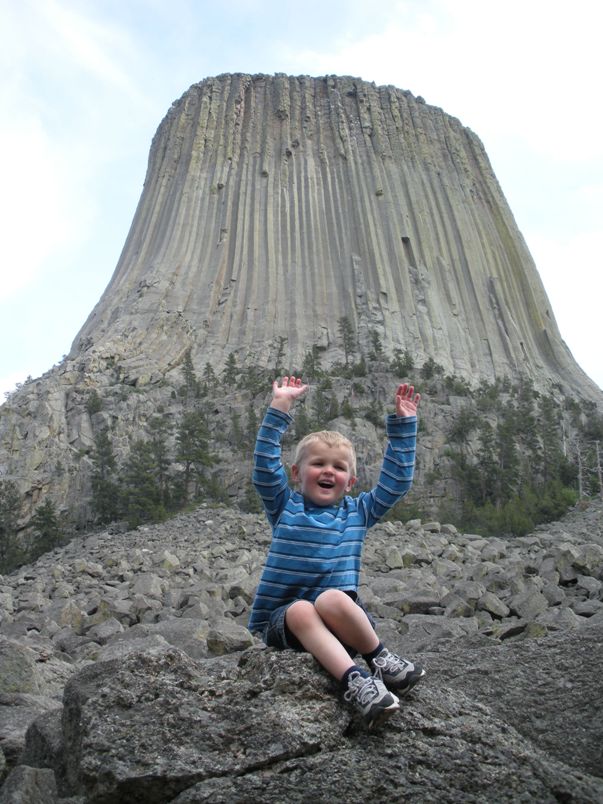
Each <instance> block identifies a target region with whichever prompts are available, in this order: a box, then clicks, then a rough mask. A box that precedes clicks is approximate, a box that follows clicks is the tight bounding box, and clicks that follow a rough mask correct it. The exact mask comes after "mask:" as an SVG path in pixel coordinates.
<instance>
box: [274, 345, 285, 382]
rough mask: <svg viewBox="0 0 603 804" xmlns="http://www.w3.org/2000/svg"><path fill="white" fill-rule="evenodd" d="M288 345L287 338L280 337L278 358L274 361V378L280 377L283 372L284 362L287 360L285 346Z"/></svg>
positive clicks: (277, 350) (277, 351) (277, 349)
mask: <svg viewBox="0 0 603 804" xmlns="http://www.w3.org/2000/svg"><path fill="white" fill-rule="evenodd" d="M286 343H287V338H285V337H283V336H282V335H279V337H278V340H277V347H276V357H275V359H274V376H275V377H280V376H281V375H282V374H283V372H284V369H283V360H284V359H285V344H286Z"/></svg>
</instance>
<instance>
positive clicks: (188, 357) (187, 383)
mask: <svg viewBox="0 0 603 804" xmlns="http://www.w3.org/2000/svg"><path fill="white" fill-rule="evenodd" d="M182 371H183V373H184V385H183V387H182V389H181V392H182V395H183V396H184V398H185V399H186V400H187V402H191V401H192V400H194V399H198V398H199V395H200V387H199V380H198V379H197V375H196V374H195V367H194V365H193V358H192V349H191V348H190V347H189V348H188V349H187V350H186V354H185V355H184V363H183V365H182Z"/></svg>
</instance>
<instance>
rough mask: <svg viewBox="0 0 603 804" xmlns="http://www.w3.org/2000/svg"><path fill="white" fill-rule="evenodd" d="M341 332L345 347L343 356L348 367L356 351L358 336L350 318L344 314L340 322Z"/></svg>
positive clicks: (342, 343) (342, 342)
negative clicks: (356, 336)
mask: <svg viewBox="0 0 603 804" xmlns="http://www.w3.org/2000/svg"><path fill="white" fill-rule="evenodd" d="M338 325H339V334H340V336H341V345H342V347H343V356H344V360H345V365H346V368H347V367H348V366H349V364H350V357H351V356H352V355H353V354H354V353H355V352H356V338H355V333H354V329H353V327H352V324H351V323H350V319H349V318H348V317H347V316H345V315H344V316H342V317H341V318H340V319H339V322H338Z"/></svg>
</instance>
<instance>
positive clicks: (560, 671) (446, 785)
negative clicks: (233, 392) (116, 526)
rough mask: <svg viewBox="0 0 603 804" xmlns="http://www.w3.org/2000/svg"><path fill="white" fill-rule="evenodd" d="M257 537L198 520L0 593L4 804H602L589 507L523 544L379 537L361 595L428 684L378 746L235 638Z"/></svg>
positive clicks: (600, 611) (62, 560)
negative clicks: (418, 665)
mask: <svg viewBox="0 0 603 804" xmlns="http://www.w3.org/2000/svg"><path fill="white" fill-rule="evenodd" d="M268 540H269V528H268V526H267V525H266V523H265V522H264V520H263V518H262V517H261V516H258V515H252V514H242V513H237V512H235V511H232V510H229V509H226V508H213V509H212V508H210V507H200V508H198V509H197V510H196V511H194V512H192V513H190V514H183V515H180V516H178V517H176V518H174V519H173V520H170V521H169V522H167V523H164V524H161V525H152V526H148V527H142V528H138V529H137V530H135V531H129V532H126V533H110V532H108V531H104V532H99V533H96V534H94V535H89V536H87V537H82V538H78V539H75V540H74V541H73V542H71V543H70V544H69V545H67V546H65V547H62V548H60V549H55V550H54V551H52V552H51V553H48V554H45V555H44V556H42V557H40V558H39V559H38V561H37V562H36V563H35V564H34V565H31V566H25V567H22V568H21V569H19V570H18V571H16V572H14V573H12V574H11V575H7V576H4V577H3V578H0V749H1V753H0V768H2V770H1V771H0V773H1V774H2V776H3V777H4V784H3V786H2V788H0V802H2V804H8V802H11V803H12V802H23V804H25V803H26V802H27V804H55V803H56V804H59V803H60V804H67V802H69V804H88V803H90V804H93V803H94V804H101V802H102V803H103V804H119V803H122V802H123V804H131V803H132V802H140V804H143V803H144V804H168V803H169V804H176V803H177V804H185V802H188V803H189V804H192V802H209V801H212V802H224V803H225V804H227V803H228V804H230V802H241V804H242V803H243V802H258V804H259V802H309V801H314V802H325V804H326V803H327V802H333V801H350V802H355V801H358V802H360V801H366V800H367V798H370V799H372V800H373V801H376V802H386V801H387V802H389V801H401V802H402V801H409V800H411V799H412V800H416V801H421V802H423V801H425V802H459V803H460V802H476V803H477V802H483V801H488V802H515V801H538V802H589V803H590V802H592V803H594V802H598V801H601V800H602V799H603V778H602V777H603V753H602V750H603V719H602V717H601V714H602V702H603V699H602V697H601V676H600V672H601V666H602V664H603V600H602V598H603V594H602V588H603V506H602V504H601V503H597V502H593V503H591V504H590V505H588V506H582V507H581V508H577V509H576V510H574V511H573V512H571V513H570V514H568V515H567V516H566V517H565V518H564V520H563V521H561V522H557V523H553V524H551V525H548V526H546V527H544V526H542V527H540V528H539V529H538V530H537V531H535V532H534V533H532V534H530V535H529V536H526V537H523V538H516V539H494V538H492V539H484V538H482V537H480V536H478V535H472V534H466V533H460V532H459V531H458V530H457V529H456V528H454V527H453V526H452V525H447V524H443V523H439V522H420V521H418V520H415V521H411V522H408V523H406V525H403V524H402V523H399V522H396V523H394V522H385V523H382V524H380V525H377V526H376V527H375V528H373V529H372V530H371V531H370V533H369V535H368V538H367V544H366V555H365V561H364V573H363V577H362V585H361V593H362V595H363V597H364V598H365V599H366V600H367V602H368V604H369V607H370V609H371V611H372V612H373V614H374V615H375V616H376V618H377V627H378V631H379V633H380V635H381V636H382V637H383V639H384V640H385V641H386V642H387V643H388V644H389V645H390V646H391V647H392V648H393V649H395V650H397V651H398V652H400V653H401V655H409V656H411V657H415V658H418V659H420V660H421V661H422V662H424V664H425V665H426V667H427V671H428V672H427V676H426V678H425V680H424V682H423V683H422V684H421V685H420V686H419V687H417V688H416V689H415V690H414V691H413V692H412V693H411V695H409V696H408V697H407V698H406V699H403V703H402V706H401V710H400V712H399V714H397V715H396V717H395V718H392V719H391V720H390V721H389V723H387V724H386V725H384V726H383V727H381V728H379V729H376V730H374V731H370V732H368V731H367V730H366V728H365V727H364V725H363V724H362V723H361V722H359V721H358V719H357V717H356V715H355V714H354V713H353V712H352V711H351V710H350V709H349V708H348V706H347V705H346V703H345V702H344V701H343V700H342V699H341V697H340V696H339V695H338V691H337V689H336V687H335V685H334V683H333V681H332V680H331V679H330V677H329V676H328V675H326V674H325V673H324V672H323V671H322V670H321V669H320V667H319V666H318V665H317V664H316V663H315V662H314V660H313V659H312V658H311V657H310V656H308V655H301V654H295V653H292V652H284V653H279V652H275V651H273V650H269V649H265V648H264V647H263V646H262V645H261V644H260V643H259V642H258V641H256V640H255V639H254V638H253V637H251V635H250V634H249V632H248V631H247V630H246V629H245V627H244V624H245V622H246V620H247V616H248V609H249V604H250V600H251V595H252V592H253V588H254V586H255V584H256V583H257V579H258V577H259V571H260V567H261V565H262V562H263V560H264V555H265V552H266V549H267V545H268ZM367 791H370V794H369V793H368V792H367Z"/></svg>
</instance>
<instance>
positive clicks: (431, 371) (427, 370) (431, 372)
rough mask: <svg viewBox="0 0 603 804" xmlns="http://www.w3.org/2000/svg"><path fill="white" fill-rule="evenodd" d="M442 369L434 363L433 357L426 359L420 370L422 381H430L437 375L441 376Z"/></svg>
mask: <svg viewBox="0 0 603 804" xmlns="http://www.w3.org/2000/svg"><path fill="white" fill-rule="evenodd" d="M443 371H444V368H443V367H442V366H440V364H439V363H436V362H435V360H434V359H433V357H429V358H427V360H426V361H425V362H424V363H423V367H422V368H421V377H422V378H423V379H424V380H431V379H433V378H434V377H435V376H436V375H437V374H442V372H443Z"/></svg>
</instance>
